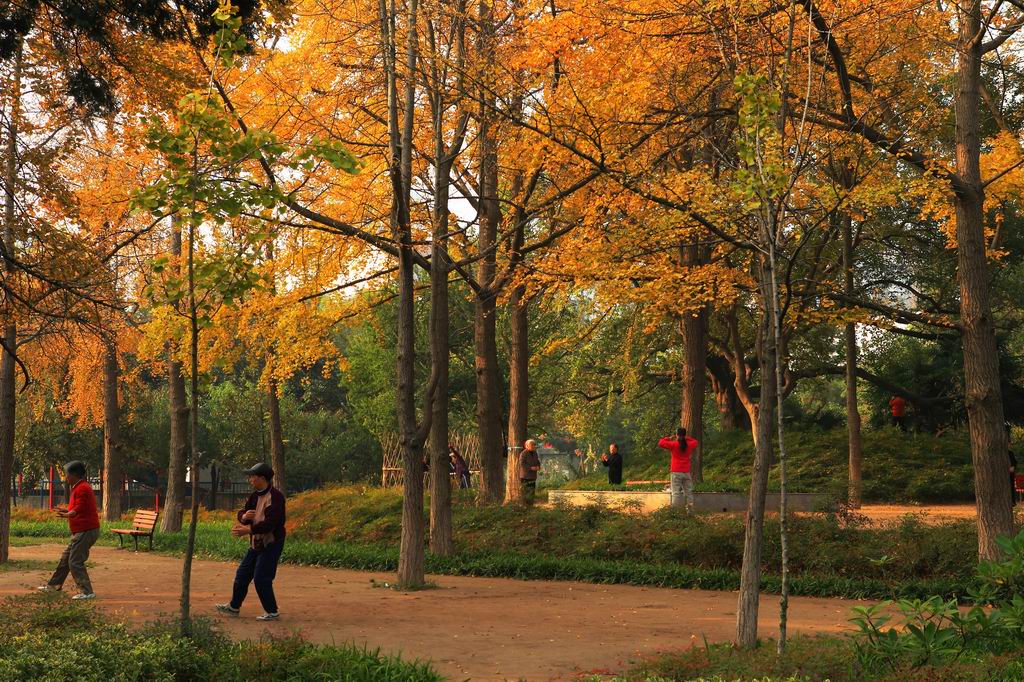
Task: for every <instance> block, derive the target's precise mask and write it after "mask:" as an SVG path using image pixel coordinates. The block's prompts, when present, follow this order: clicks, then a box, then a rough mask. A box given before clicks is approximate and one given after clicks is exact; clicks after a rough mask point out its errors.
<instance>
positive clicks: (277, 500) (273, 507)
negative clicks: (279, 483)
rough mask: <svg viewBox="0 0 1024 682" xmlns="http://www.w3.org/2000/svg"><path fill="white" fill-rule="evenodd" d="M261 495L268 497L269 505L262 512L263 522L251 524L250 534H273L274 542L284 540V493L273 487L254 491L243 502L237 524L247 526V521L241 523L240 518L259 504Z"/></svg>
mask: <svg viewBox="0 0 1024 682" xmlns="http://www.w3.org/2000/svg"><path fill="white" fill-rule="evenodd" d="M262 495H270V504H268V505H267V506H266V508H265V510H264V518H263V521H262V522H260V523H253V524H251V525H252V532H253V534H260V535H262V534H265V533H273V534H274V542H277V541H278V540H284V536H285V529H284V521H285V510H284V493H282V492H281V491H280V490H278V489H277V488H275V487H274V486H268V487H267V488H266V489H264V490H254V491H253V493H252V494H251V495H249V499H248V500H246V501H245V506H244V507H242V509H241V510H240V511H239V512H238V521H239V523H245V524H247V525H248V522H247V521H242V516H243V515H244V514H245V512H247V511H249V510H250V509H252V510H255V509H256V505H257V504H258V503H259V500H260V496H262Z"/></svg>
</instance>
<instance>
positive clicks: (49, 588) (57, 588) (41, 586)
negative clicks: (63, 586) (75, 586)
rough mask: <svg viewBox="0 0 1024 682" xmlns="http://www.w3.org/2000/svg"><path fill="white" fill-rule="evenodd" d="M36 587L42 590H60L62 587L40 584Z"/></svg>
mask: <svg viewBox="0 0 1024 682" xmlns="http://www.w3.org/2000/svg"><path fill="white" fill-rule="evenodd" d="M36 589H37V590H39V591H40V592H60V588H59V587H54V586H53V585H40V586H39V587H37V588H36Z"/></svg>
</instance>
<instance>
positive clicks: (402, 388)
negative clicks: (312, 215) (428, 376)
mask: <svg viewBox="0 0 1024 682" xmlns="http://www.w3.org/2000/svg"><path fill="white" fill-rule="evenodd" d="M379 8H380V17H381V38H382V40H381V46H382V51H383V62H384V75H385V79H386V89H387V106H388V139H389V143H388V144H389V153H390V158H389V164H388V174H389V176H390V180H391V193H392V197H391V198H392V204H391V227H392V234H393V235H394V240H395V242H396V243H397V244H398V256H397V259H398V302H397V305H398V320H397V331H398V334H397V337H398V344H397V345H398V348H397V350H398V359H397V363H396V374H397V381H398V386H397V398H398V400H397V402H398V405H397V408H398V430H399V434H400V437H401V441H402V455H403V459H402V469H403V474H404V482H403V487H402V539H401V545H400V548H399V554H398V584H399V586H400V587H403V588H411V587H418V586H420V585H422V584H423V582H424V568H423V566H424V549H423V536H424V526H425V524H424V518H423V442H424V440H425V438H426V435H427V432H429V420H430V419H431V418H432V414H431V413H430V409H431V406H430V405H429V396H428V408H427V412H426V415H425V419H426V420H427V424H426V427H425V430H424V429H421V428H420V427H419V425H418V424H417V422H416V372H415V370H416V329H415V324H416V320H415V315H414V309H415V304H416V292H415V288H414V280H413V248H414V247H413V244H412V216H411V214H410V203H411V194H412V151H413V150H412V147H413V116H414V114H415V110H416V109H415V107H416V73H417V71H416V62H417V58H418V51H417V46H418V38H417V31H416V26H417V21H418V19H417V16H418V10H419V4H418V1H417V0H411V1H410V2H409V3H408V7H407V16H406V27H405V28H406V31H407V36H406V54H405V70H404V79H405V92H404V98H403V110H402V115H401V116H400V115H399V103H398V74H397V70H396V64H397V44H396V40H397V38H396V36H397V27H396V23H397V21H396V20H397V17H396V16H395V14H394V13H393V12H391V11H390V10H389V9H388V5H387V2H386V0H380V3H379ZM400 119H401V121H400ZM432 389H433V387H430V388H428V394H429V393H430V392H431V391H432Z"/></svg>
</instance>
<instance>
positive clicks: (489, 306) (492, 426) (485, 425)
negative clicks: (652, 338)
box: [473, 0, 505, 503]
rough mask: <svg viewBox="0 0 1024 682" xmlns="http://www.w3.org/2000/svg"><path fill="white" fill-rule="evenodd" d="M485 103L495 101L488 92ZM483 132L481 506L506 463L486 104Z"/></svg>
mask: <svg viewBox="0 0 1024 682" xmlns="http://www.w3.org/2000/svg"><path fill="white" fill-rule="evenodd" d="M479 11H480V29H479V41H480V45H479V53H480V58H481V59H482V60H483V61H484V63H489V60H492V59H493V58H494V30H495V28H494V9H493V7H492V6H491V5H490V3H489V2H488V1H487V0H483V1H482V2H480V10H479ZM480 96H481V97H482V98H487V99H489V100H493V99H494V98H493V95H491V94H489V93H488V92H487V90H486V88H482V91H481V93H480ZM479 126H480V132H479V134H478V140H477V144H478V146H479V150H480V152H479V153H480V169H479V170H480V181H479V195H480V210H479V216H480V217H479V224H480V234H479V237H478V240H477V250H478V251H479V253H480V254H482V255H483V257H482V258H481V259H480V261H479V264H478V265H477V282H478V284H479V286H480V291H479V292H478V293H477V296H476V299H475V301H474V306H473V307H474V318H473V347H474V351H475V363H474V364H475V368H476V422H477V431H478V434H479V437H480V467H481V469H482V472H481V476H480V501H481V502H485V503H495V502H500V501H501V499H502V498H503V497H504V491H503V490H502V486H503V484H504V477H503V476H502V461H503V459H504V458H503V455H504V454H505V453H504V452H503V451H502V450H503V448H502V438H501V400H500V395H501V373H500V370H499V368H498V339H497V320H496V314H495V303H496V299H497V292H496V291H493V290H492V289H491V285H492V284H493V283H494V275H495V260H496V259H495V249H496V246H497V244H496V242H497V238H498V226H499V225H500V224H501V206H500V204H499V202H498V141H497V138H496V127H495V124H494V115H493V114H492V113H491V111H490V107H489V106H488V105H487V104H481V106H480V112H479Z"/></svg>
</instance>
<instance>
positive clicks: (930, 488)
mask: <svg viewBox="0 0 1024 682" xmlns="http://www.w3.org/2000/svg"><path fill="white" fill-rule="evenodd" d="M846 438H847V435H846V431H845V430H844V429H830V430H819V429H807V430H797V429H791V430H789V431H787V433H786V452H787V455H788V466H787V474H788V476H789V489H790V490H791V491H792V492H821V493H827V494H832V495H834V496H836V497H837V498H841V497H842V496H843V495H844V490H845V486H846V476H847V468H846V467H847V452H848V451H847V441H846ZM863 438H864V446H863V447H864V467H863V477H864V498H865V500H868V501H872V502H918V503H937V502H970V501H972V500H973V499H974V476H973V473H972V470H971V451H970V446H969V443H968V441H967V435H966V433H958V432H953V433H949V434H945V435H942V436H934V435H932V434H927V433H915V434H905V433H903V432H901V431H899V430H897V429H894V428H883V429H870V430H865V431H864V435H863ZM703 455H704V483H703V484H698V485H697V486H696V489H697V490H716V491H722V492H746V491H747V490H748V489H749V486H750V467H751V463H752V462H753V461H754V446H753V444H752V442H751V440H750V434H749V433H740V432H733V433H725V434H719V435H718V436H716V437H715V439H714V440H710V441H708V442H707V443H706V444H705V447H704V450H703ZM624 457H625V459H624V469H623V479H624V480H627V481H629V480H635V481H647V480H663V479H667V478H668V459H669V458H668V453H667V452H665V451H664V450H661V449H659V448H658V447H656V444H654V443H652V444H650V445H649V446H645V447H642V448H640V447H638V448H637V449H636V450H635V451H634V452H627V453H625V455H624ZM607 482H608V477H607V474H606V472H605V471H604V470H603V469H600V470H598V471H597V472H595V473H592V474H590V475H588V476H585V477H583V478H581V479H578V480H575V481H571V482H570V483H568V484H566V485H565V486H564V487H566V488H570V489H594V488H597V489H601V488H606V487H608V485H607ZM771 485H772V487H773V488H777V486H778V462H777V458H776V463H775V466H774V467H773V468H772V471H771ZM1007 485H1009V483H1007ZM650 487H651V486H646V488H650ZM630 489H633V488H632V487H631V488H630Z"/></svg>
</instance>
